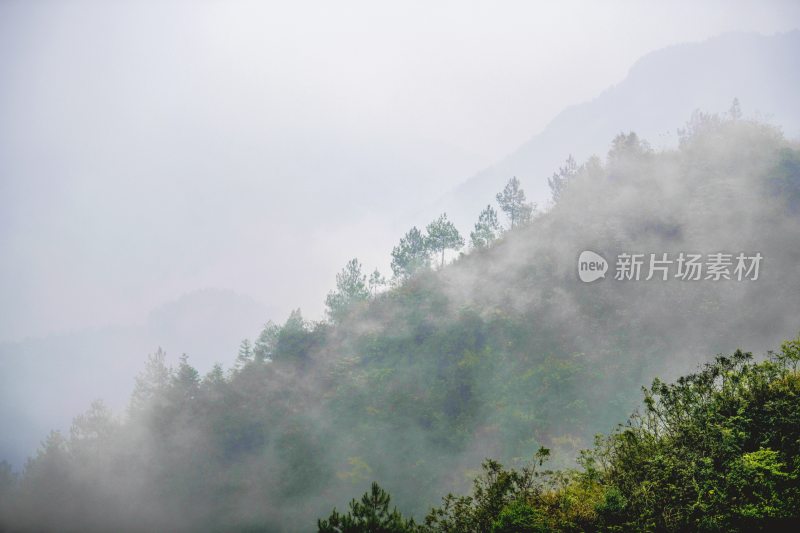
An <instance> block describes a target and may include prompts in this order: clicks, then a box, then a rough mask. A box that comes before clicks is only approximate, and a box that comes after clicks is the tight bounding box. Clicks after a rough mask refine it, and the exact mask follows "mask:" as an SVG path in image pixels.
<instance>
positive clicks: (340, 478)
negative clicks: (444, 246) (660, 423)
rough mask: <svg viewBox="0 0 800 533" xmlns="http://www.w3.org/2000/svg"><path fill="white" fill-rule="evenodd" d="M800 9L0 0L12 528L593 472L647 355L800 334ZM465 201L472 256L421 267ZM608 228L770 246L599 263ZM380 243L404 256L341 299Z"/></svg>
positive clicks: (0, 176) (762, 345)
mask: <svg viewBox="0 0 800 533" xmlns="http://www.w3.org/2000/svg"><path fill="white" fill-rule="evenodd" d="M799 23H800V6H797V5H796V4H794V3H791V2H744V3H739V4H737V5H736V7H735V9H731V8H729V5H728V3H725V2H706V3H703V4H701V5H696V3H691V2H671V3H669V4H656V3H631V2H612V3H605V4H603V5H602V6H601V5H596V4H594V3H589V2H567V3H563V4H559V6H554V5H550V4H545V3H508V4H503V5H502V6H499V7H498V6H496V5H491V4H490V3H481V2H468V3H463V2H460V3H455V2H446V3H440V4H436V5H429V4H426V3H422V2H420V3H403V4H402V5H401V4H387V5H381V6H378V5H375V4H372V3H367V2H364V3H359V2H350V3H346V4H337V5H335V6H334V5H329V4H326V3H321V2H320V3H305V2H304V3H297V4H293V5H292V6H287V5H284V6H279V5H277V4H262V3H257V2H252V3H251V2H230V3H218V2H191V3H189V2H160V3H155V2H153V3H151V2H114V3H105V2H91V1H76V2H64V3H59V2H41V3H26V2H14V1H8V2H4V3H0V80H2V82H0V255H1V256H2V258H3V261H1V262H0V294H2V299H0V317H2V320H0V404H2V407H0V427H2V428H3V429H2V431H0V461H1V460H7V461H9V463H5V465H8V468H6V467H5V466H4V465H3V464H0V467H2V468H0V500H2V499H3V496H4V495H11V496H8V497H7V499H6V503H0V529H2V528H3V527H7V528H9V529H10V530H14V531H15V530H21V531H26V530H32V529H35V530H42V529H43V530H76V531H77V530H83V531H92V530H98V531H101V530H106V529H108V528H113V529H115V530H130V531H138V530H143V529H147V530H164V531H166V530H171V531H180V530H186V531H191V530H198V528H200V529H204V530H231V529H237V530H239V529H247V528H251V529H253V530H264V531H305V530H309V529H313V525H314V522H315V520H316V518H317V517H321V516H323V515H324V514H325V513H326V512H327V511H329V510H330V509H331V508H333V507H334V506H335V507H337V508H339V509H342V508H345V507H346V505H347V502H348V501H349V499H350V498H351V497H353V496H355V495H356V492H357V491H362V490H363V489H365V488H366V486H367V483H369V482H370V481H373V480H379V481H380V482H381V485H382V486H385V487H387V488H388V489H390V491H391V492H392V495H393V498H394V499H393V501H394V502H395V503H396V504H397V505H398V506H399V507H400V508H401V509H402V510H403V511H404V512H405V513H407V514H409V515H413V516H415V517H416V518H418V519H419V518H420V517H423V516H424V515H425V513H426V512H427V511H428V510H429V509H430V507H431V506H434V505H436V504H437V503H438V498H439V497H441V496H442V495H444V494H447V493H448V492H458V491H461V492H464V491H465V490H468V489H469V486H470V483H471V482H472V480H473V479H474V471H475V468H476V466H478V465H480V462H481V461H482V460H483V459H484V458H486V457H496V458H500V459H502V460H503V461H506V462H510V463H514V462H515V461H520V460H521V458H522V457H529V456H530V455H531V454H532V452H533V451H535V449H536V448H537V447H538V446H546V447H548V448H550V449H552V450H553V461H554V464H555V466H558V467H568V466H571V465H573V464H574V457H575V455H576V454H577V452H578V450H580V449H582V448H584V447H586V446H588V445H589V444H590V443H591V438H592V436H593V434H595V433H597V432H608V431H610V430H611V429H612V428H613V427H614V426H615V424H618V423H620V422H622V421H623V420H624V417H625V416H627V415H628V414H629V413H630V412H631V411H632V410H633V409H635V408H636V405H637V403H636V402H637V400H638V396H637V394H638V392H639V386H640V385H643V384H645V383H647V382H648V381H649V380H651V379H652V378H654V377H656V376H660V377H663V378H666V379H673V378H677V377H678V376H680V375H682V374H685V373H686V372H688V371H691V370H692V369H694V368H696V367H697V365H698V364H700V363H702V362H704V361H707V360H709V358H710V357H712V356H713V355H714V354H717V353H726V352H731V351H733V350H735V349H737V348H740V347H743V348H745V349H748V350H753V351H755V352H756V353H760V354H764V353H766V352H767V351H768V350H772V349H775V348H776V347H777V346H778V345H780V342H781V341H782V340H784V339H787V338H791V337H792V336H794V335H796V334H797V332H798V330H800V324H798V323H797V320H796V316H798V311H800V309H798V308H797V301H796V300H797V298H796V295H797V294H798V290H800V289H798V287H797V284H796V282H795V281H794V280H795V279H798V274H800V272H799V271H798V270H797V265H798V264H800V257H798V252H797V250H800V246H798V243H797V242H796V239H797V236H798V235H800V222H798V218H797V209H798V205H800V203H798V200H797V189H796V183H797V181H796V180H797V176H796V161H797V156H796V154H797V152H798V144H797V143H798V139H799V138H800V108H798V102H797V99H796V98H795V88H796V87H797V83H798V81H800V71H798V69H797V68H796V65H797V64H798V62H797V57H798V53H800V31H798V29H797V28H798V24H799ZM662 91H663V94H662ZM734 98H736V104H735V105H734V104H733V101H734ZM739 105H741V108H740V107H738V106H739ZM620 132H624V133H623V134H622V135H621V136H620ZM631 132H636V134H638V135H636V134H634V135H631ZM570 155H573V156H574V157H575V160H576V162H577V165H576V167H575V168H574V169H573V171H571V172H569V173H568V174H564V176H567V178H568V179H567V178H565V180H566V181H565V184H568V186H567V185H565V187H566V188H565V189H564V191H563V194H561V195H560V196H557V195H556V194H554V193H553V192H552V191H551V188H550V187H548V178H549V177H550V176H551V175H552V174H553V173H554V172H558V170H559V166H560V165H563V164H564V161H565V159H566V158H567V157H568V156H570ZM512 176H518V177H519V178H520V181H521V184H522V187H523V188H524V190H525V192H526V193H527V194H528V196H527V200H528V201H530V202H531V203H532V204H534V207H533V211H532V216H531V218H530V220H529V221H527V220H526V222H525V223H524V224H522V225H520V226H518V227H514V223H513V222H512V221H511V220H510V219H508V218H506V217H505V216H504V214H503V212H502V209H501V207H500V206H498V205H497V200H496V198H495V195H496V194H497V193H499V192H500V191H501V190H502V188H503V187H504V186H505V185H506V183H507V182H508V180H509V178H511V177H512ZM487 204H491V205H493V206H494V207H495V209H497V210H498V212H499V215H500V223H501V224H502V225H503V230H502V231H500V230H498V232H497V235H495V236H494V239H493V240H492V243H491V244H490V245H486V246H479V245H476V244H475V241H474V240H471V239H470V232H471V231H476V230H477V228H474V227H473V224H475V222H476V221H477V220H478V215H479V212H480V211H481V209H483V208H485V207H486V206H487ZM445 212H446V213H447V214H448V215H449V217H450V220H452V221H453V222H454V223H455V228H457V230H458V231H459V232H460V234H461V236H462V237H463V238H464V244H463V246H459V247H455V249H453V250H449V251H446V252H445V254H444V255H443V257H444V260H443V261H442V263H443V264H442V265H441V266H440V265H439V264H438V262H437V261H438V259H437V260H436V261H434V260H432V259H430V258H427V259H426V261H425V263H426V265H425V268H423V269H422V270H419V271H415V272H411V271H410V270H408V271H407V272H404V271H402V269H400V273H399V274H398V270H397V269H398V266H397V265H398V263H397V254H396V253H395V252H396V250H397V248H395V247H397V246H398V242H401V244H402V241H401V238H402V237H404V235H405V236H406V237H407V236H408V234H407V233H406V232H407V231H408V230H409V229H410V228H411V227H412V226H416V227H418V228H420V229H421V230H423V231H428V232H429V233H430V227H428V229H427V230H426V225H427V224H429V223H430V222H431V221H432V220H434V219H435V217H437V216H439V215H440V214H441V213H445ZM584 249H588V250H595V251H598V252H600V253H602V254H604V255H605V257H606V258H607V259H609V260H611V259H612V258H613V257H614V256H615V255H617V254H619V253H623V252H647V253H650V252H652V253H656V252H670V253H678V252H681V251H689V252H691V251H702V252H707V253H711V252H717V251H727V252H730V253H734V252H748V253H750V252H760V253H762V254H763V255H764V257H765V264H764V271H763V279H761V280H759V281H758V282H753V283H734V282H728V283H720V284H715V283H701V282H698V283H697V284H694V285H692V284H680V283H678V282H674V281H673V282H672V283H664V284H658V283H639V284H637V283H614V282H613V280H610V279H607V280H604V281H603V282H601V283H597V284H590V285H584V284H582V283H581V282H580V281H579V280H578V279H577V278H576V277H575V272H574V268H575V259H576V258H577V254H578V253H579V252H580V251H581V250H584ZM354 257H356V258H358V265H359V267H360V268H362V269H363V272H361V271H360V272H359V275H361V274H363V275H364V283H366V277H367V276H369V274H370V273H371V272H372V271H373V270H375V269H377V270H378V271H379V273H380V274H382V275H383V276H384V277H385V278H386V279H385V282H381V283H376V285H375V286H374V287H373V286H372V285H370V287H369V289H367V288H366V285H364V286H363V287H362V288H361V289H358V290H357V291H356V293H358V297H357V298H356V300H357V301H356V302H355V303H353V302H349V303H348V305H347V306H343V307H342V308H341V309H335V308H333V307H332V304H331V302H332V301H336V300H335V299H333V300H332V299H331V298H330V296H329V297H328V299H327V300H326V295H329V294H330V292H329V291H332V290H333V291H339V295H340V296H341V294H343V291H344V289H343V288H342V287H344V286H346V284H343V283H342V282H341V280H342V279H346V276H345V274H346V271H342V267H343V266H344V265H345V264H346V263H347V262H348V261H349V260H351V259H352V258H354ZM612 268H613V264H612ZM337 273H338V276H337ZM609 274H610V276H609V277H611V276H613V272H609ZM356 281H358V280H356ZM356 284H357V283H356ZM351 288H352V287H351ZM358 291H361V292H358ZM345 292H346V291H345ZM333 294H334V295H335V294H336V292H334V293H333ZM354 294H355V293H354ZM345 296H347V297H346V298H344V301H349V300H347V298H351V297H352V295H351V294H349V293H348V294H346V295H345ZM326 302H327V305H326ZM243 340H245V342H242V341H243ZM95 400H100V401H97V402H95ZM87 409H88V410H87ZM80 413H83V414H82V415H81V414H80ZM76 417H77V418H76ZM51 430H56V431H55V432H53V433H50V431H51ZM48 434H49V436H48ZM4 468H5V470H4ZM6 478H8V479H6ZM12 478H13V481H9V480H12ZM8 487H13V488H12V489H9V488H8ZM45 487H48V488H45ZM4 491H8V492H4ZM47 498H49V500H48V502H49V503H48V505H47V509H45V510H42V509H41V503H42V502H43V501H45V499H47ZM87 509H88V510H89V511H88V512H85V511H86V510H87Z"/></svg>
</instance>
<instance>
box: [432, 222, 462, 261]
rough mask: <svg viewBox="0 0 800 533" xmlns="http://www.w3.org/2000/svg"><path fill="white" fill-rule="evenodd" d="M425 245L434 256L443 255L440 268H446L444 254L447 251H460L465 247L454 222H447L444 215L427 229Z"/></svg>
mask: <svg viewBox="0 0 800 533" xmlns="http://www.w3.org/2000/svg"><path fill="white" fill-rule="evenodd" d="M425 232H426V235H425V244H426V246H427V248H428V250H430V251H431V253H433V254H438V255H441V258H442V259H441V262H440V266H444V252H445V251H446V250H455V251H458V250H460V249H461V247H462V246H464V239H463V237H461V234H460V233H459V232H458V230H457V229H456V227H455V225H453V223H452V222H450V221H449V220H447V214H446V213H443V214H442V215H440V216H439V218H437V219H436V220H434V221H433V222H431V223H430V224H428V225H427V227H426V228H425Z"/></svg>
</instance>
